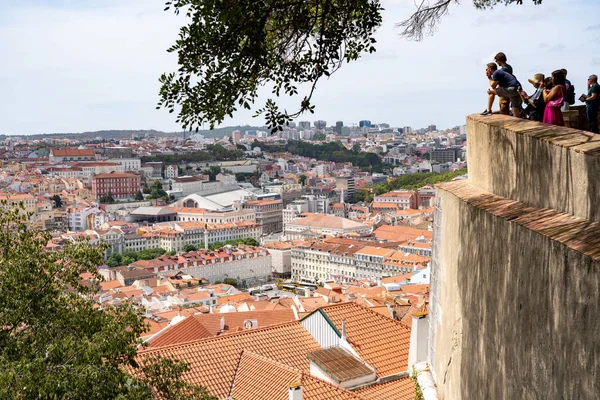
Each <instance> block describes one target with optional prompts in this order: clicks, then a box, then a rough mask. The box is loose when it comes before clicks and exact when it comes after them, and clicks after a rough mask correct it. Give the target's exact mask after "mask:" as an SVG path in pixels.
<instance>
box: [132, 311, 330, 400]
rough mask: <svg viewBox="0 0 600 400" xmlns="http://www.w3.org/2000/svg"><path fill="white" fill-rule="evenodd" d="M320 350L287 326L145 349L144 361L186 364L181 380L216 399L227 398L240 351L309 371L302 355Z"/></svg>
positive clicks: (298, 326) (299, 331)
mask: <svg viewBox="0 0 600 400" xmlns="http://www.w3.org/2000/svg"><path fill="white" fill-rule="evenodd" d="M320 348H321V347H320V346H319V344H318V343H317V342H316V341H315V340H314V339H313V337H312V336H311V335H310V333H308V332H307V331H306V330H305V329H304V327H303V326H302V324H300V322H297V321H295V322H289V323H285V324H280V325H274V326H270V327H266V328H258V329H251V330H247V331H243V332H239V333H232V334H229V335H223V336H218V337H216V338H212V339H201V340H197V341H193V342H187V343H183V344H177V345H173V346H165V347H158V348H151V349H145V350H142V351H140V352H139V356H138V357H139V359H140V361H141V360H142V359H143V358H144V357H156V356H162V357H172V358H176V359H178V360H181V361H184V362H187V363H189V366H190V370H189V371H188V372H186V373H185V374H184V375H183V379H184V380H186V381H188V382H191V383H194V384H199V385H203V386H205V387H207V389H208V390H209V392H210V393H211V394H213V395H215V396H218V397H219V398H223V397H226V396H227V395H228V394H229V391H230V386H231V382H232V381H233V378H234V375H235V371H236V368H237V365H238V362H239V359H240V355H241V353H242V351H250V352H253V353H256V354H260V355H262V356H264V357H268V358H270V359H274V360H277V361H279V362H280V363H282V364H284V365H287V366H289V367H292V368H295V369H298V370H301V371H303V372H308V371H309V361H308V358H307V357H306V355H307V354H308V353H309V352H312V351H316V350H319V349H320Z"/></svg>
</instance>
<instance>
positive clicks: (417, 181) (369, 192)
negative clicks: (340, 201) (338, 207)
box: [349, 169, 467, 203]
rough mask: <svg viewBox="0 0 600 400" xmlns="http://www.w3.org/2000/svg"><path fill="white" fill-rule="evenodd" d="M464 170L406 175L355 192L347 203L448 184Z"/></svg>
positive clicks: (465, 171)
mask: <svg viewBox="0 0 600 400" xmlns="http://www.w3.org/2000/svg"><path fill="white" fill-rule="evenodd" d="M466 173H467V170H466V169H457V170H456V171H450V172H442V173H436V172H424V173H417V174H406V175H402V176H399V177H397V178H395V179H392V180H390V181H389V182H387V183H380V184H378V185H373V186H370V187H367V188H364V189H362V190H356V191H355V192H354V193H353V194H352V196H350V199H349V203H358V202H361V201H365V202H371V201H373V197H374V196H376V195H380V194H384V193H387V192H390V191H392V190H400V189H410V190H417V189H419V188H422V187H423V186H426V185H435V184H436V183H441V182H449V181H451V180H452V179H454V178H456V177H459V176H461V175H465V174H466Z"/></svg>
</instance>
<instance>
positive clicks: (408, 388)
mask: <svg viewBox="0 0 600 400" xmlns="http://www.w3.org/2000/svg"><path fill="white" fill-rule="evenodd" d="M355 393H357V394H359V395H360V396H362V397H363V398H365V399H368V400H391V399H394V400H413V399H414V398H415V382H414V381H413V380H412V379H410V378H409V377H405V378H401V379H396V380H394V381H390V382H386V383H380V384H377V385H372V386H367V387H366V388H364V389H359V390H357V391H356V392H355Z"/></svg>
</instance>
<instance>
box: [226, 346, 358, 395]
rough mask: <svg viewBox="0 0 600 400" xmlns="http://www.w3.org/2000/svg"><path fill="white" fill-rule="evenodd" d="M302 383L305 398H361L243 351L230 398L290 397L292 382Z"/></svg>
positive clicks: (295, 370)
mask: <svg viewBox="0 0 600 400" xmlns="http://www.w3.org/2000/svg"><path fill="white" fill-rule="evenodd" d="M297 383H301V384H302V386H303V399H304V400H346V399H347V400H352V399H362V397H360V396H358V395H356V394H354V393H352V392H349V391H347V390H345V389H342V388H339V387H337V386H334V385H332V384H330V383H328V382H325V381H322V380H320V379H318V378H315V377H313V376H310V375H309V374H306V373H302V371H300V370H298V369H295V368H291V367H289V366H286V365H284V364H281V363H278V362H276V361H274V360H271V359H268V358H266V357H262V356H260V355H257V354H253V353H250V352H247V351H244V353H243V354H242V356H241V358H240V362H239V367H238V368H237V372H236V374H235V381H234V382H233V389H232V391H231V394H230V395H231V398H234V399H236V400H287V399H288V398H289V397H288V396H289V395H288V388H289V386H290V385H291V384H297Z"/></svg>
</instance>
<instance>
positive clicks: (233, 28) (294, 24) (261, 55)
mask: <svg viewBox="0 0 600 400" xmlns="http://www.w3.org/2000/svg"><path fill="white" fill-rule="evenodd" d="M526 1H527V0H526ZM530 1H532V2H533V3H534V4H541V3H542V0H530ZM458 3H459V0H422V1H418V2H417V4H418V5H417V10H416V11H415V12H414V13H413V14H412V15H411V16H410V17H409V18H408V19H407V20H405V21H402V22H400V23H399V24H398V26H399V27H400V28H401V29H402V33H401V36H402V37H405V38H408V39H413V40H421V39H422V38H423V36H424V35H425V34H431V33H433V32H434V31H435V30H436V27H437V25H438V22H439V20H440V19H441V18H442V17H443V16H444V15H445V14H446V13H447V11H448V7H449V6H450V5H452V4H458ZM473 4H474V5H475V7H477V8H479V9H488V8H491V7H494V6H496V5H499V4H507V5H508V4H522V0H473ZM165 10H172V11H174V12H175V14H177V15H180V14H182V15H184V16H185V17H186V24H185V25H184V26H182V27H181V29H180V31H179V37H178V39H177V40H176V41H175V44H174V45H173V46H172V47H170V48H169V49H168V51H169V52H172V53H177V57H178V64H179V69H178V70H177V71H176V72H171V73H165V74H162V76H161V77H160V79H159V80H160V83H161V89H160V93H159V96H160V99H159V102H158V107H157V108H165V109H167V110H168V111H169V112H171V113H174V112H175V110H178V115H177V120H176V121H177V123H180V124H181V125H182V127H183V129H185V130H192V129H195V130H198V128H199V127H201V126H202V125H203V124H204V123H208V124H209V126H210V128H211V129H212V128H214V127H215V126H216V125H219V124H220V123H222V122H223V120H224V119H225V118H226V117H232V116H233V114H234V113H235V112H237V111H238V110H239V109H252V108H254V105H255V102H256V100H257V98H258V89H259V88H260V87H261V86H265V85H267V84H268V85H270V86H271V91H272V94H273V95H274V97H279V96H281V95H287V96H298V97H299V98H298V100H299V106H298V108H297V109H295V110H294V111H287V110H281V109H280V108H279V106H278V105H277V103H276V102H275V100H273V99H268V100H267V102H266V104H265V105H264V107H262V108H259V109H258V110H257V112H256V115H264V116H265V117H266V121H267V125H268V127H269V128H271V129H272V130H273V131H274V130H275V129H280V130H281V129H282V127H283V126H284V125H287V124H288V123H289V121H290V120H292V119H294V118H296V117H298V116H299V115H300V114H302V113H305V112H311V113H313V112H314V109H315V107H314V105H313V104H312V103H311V100H312V96H313V93H314V92H315V89H316V86H317V83H318V82H319V80H321V79H322V78H328V77H329V76H331V75H332V74H333V73H334V72H336V71H337V70H338V69H339V68H340V67H341V66H342V65H343V63H344V62H351V61H354V60H357V59H358V58H360V57H361V55H363V54H367V53H372V52H375V51H376V48H375V44H376V40H375V38H374V33H375V31H376V29H377V28H378V27H379V26H380V25H381V22H382V12H383V8H382V7H381V5H380V2H379V0H305V1H298V0H268V1H256V0H236V1H222V0H203V1H197V0H168V1H167V2H166V8H165ZM301 92H302V93H301Z"/></svg>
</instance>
